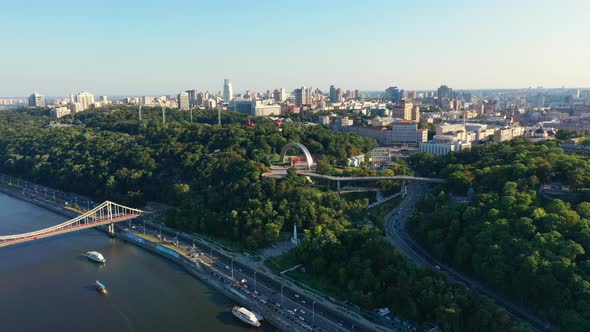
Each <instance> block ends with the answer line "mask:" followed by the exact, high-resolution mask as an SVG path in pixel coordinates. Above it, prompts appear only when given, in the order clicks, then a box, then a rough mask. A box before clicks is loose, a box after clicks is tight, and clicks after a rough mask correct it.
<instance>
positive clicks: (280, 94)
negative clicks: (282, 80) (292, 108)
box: [273, 88, 287, 103]
mask: <svg viewBox="0 0 590 332" xmlns="http://www.w3.org/2000/svg"><path fill="white" fill-rule="evenodd" d="M273 98H274V100H275V102H277V103H282V102H284V101H285V100H286V99H287V96H286V94H285V89H283V88H279V89H275V91H274V92H273Z"/></svg>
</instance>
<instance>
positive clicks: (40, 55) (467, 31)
mask: <svg viewBox="0 0 590 332" xmlns="http://www.w3.org/2000/svg"><path fill="white" fill-rule="evenodd" d="M589 13H590V1H588V0H560V1H557V0H555V1H549V0H530V1H527V0H510V1H507V0H471V1H468V0H414V1H406V0H404V1H400V0H363V1H358V0H354V1H352V0H249V1H248V0H211V1H201V0H193V1H177V0H169V1H147V0H144V1H135V0H118V1H111V0H100V1H95V0H89V1H79V0H78V1H69V0H52V1H48V0H42V1H39V0H33V1H20V0H18V1H17V0H3V1H2V3H1V4H0V43H1V44H0V45H2V47H1V49H0V73H1V76H0V96H21V95H27V94H30V93H31V92H32V91H39V92H41V93H43V94H45V95H69V94H70V93H76V92H79V91H82V90H87V91H90V92H92V93H94V94H95V95H102V94H106V95H114V94H116V95H125V94H168V93H177V92H178V91H180V90H186V89H198V90H209V91H212V92H216V91H219V90H221V89H222V85H223V79H224V78H230V79H232V82H233V85H234V90H235V91H245V90H246V89H250V90H257V91H263V90H266V89H271V90H272V89H274V88H276V87H284V88H286V89H288V90H291V89H293V88H295V87H297V86H301V85H305V86H312V87H318V88H320V89H322V90H327V89H328V87H329V85H330V84H336V86H338V87H342V88H345V89H355V88H358V89H361V90H383V89H384V88H386V87H387V86H391V85H397V86H400V87H402V88H405V89H434V88H436V87H437V86H439V85H440V84H443V83H444V84H447V85H449V86H451V87H454V88H457V89H463V88H513V87H528V86H545V87H560V86H562V85H564V86H568V87H582V86H590V63H589V62H590V42H589V40H590V20H589V19H588V15H589Z"/></svg>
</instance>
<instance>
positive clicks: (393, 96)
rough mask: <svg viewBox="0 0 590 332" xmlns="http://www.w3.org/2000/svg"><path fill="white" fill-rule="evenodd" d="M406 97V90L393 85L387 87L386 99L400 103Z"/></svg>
mask: <svg viewBox="0 0 590 332" xmlns="http://www.w3.org/2000/svg"><path fill="white" fill-rule="evenodd" d="M403 97H404V90H400V89H398V88H397V86H392V87H389V88H387V89H385V99H386V100H389V101H391V102H394V103H399V102H400V101H401V100H402V98H403Z"/></svg>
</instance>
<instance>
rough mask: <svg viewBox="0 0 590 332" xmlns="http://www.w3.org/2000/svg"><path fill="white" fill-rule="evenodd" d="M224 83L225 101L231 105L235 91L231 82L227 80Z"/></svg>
mask: <svg viewBox="0 0 590 332" xmlns="http://www.w3.org/2000/svg"><path fill="white" fill-rule="evenodd" d="M223 82H224V83H223V101H225V102H226V103H229V102H230V101H231V100H232V99H233V97H234V89H233V88H232V86H231V81H230V80H228V79H225V80H223Z"/></svg>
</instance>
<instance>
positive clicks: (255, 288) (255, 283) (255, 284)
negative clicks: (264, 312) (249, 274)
mask: <svg viewBox="0 0 590 332" xmlns="http://www.w3.org/2000/svg"><path fill="white" fill-rule="evenodd" d="M256 272H258V271H254V291H255V292H257V291H258V289H257V287H256V286H257V282H256Z"/></svg>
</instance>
